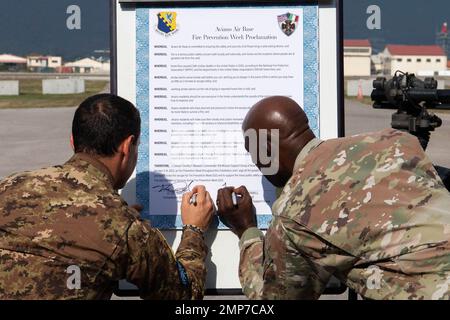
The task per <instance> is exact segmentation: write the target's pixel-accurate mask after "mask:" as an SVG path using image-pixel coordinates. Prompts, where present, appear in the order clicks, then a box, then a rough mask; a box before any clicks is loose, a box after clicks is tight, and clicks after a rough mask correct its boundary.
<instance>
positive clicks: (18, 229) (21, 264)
mask: <svg viewBox="0 0 450 320" xmlns="http://www.w3.org/2000/svg"><path fill="white" fill-rule="evenodd" d="M206 254H207V248H206V246H205V244H204V240H203V239H202V236H200V235H199V234H197V233H195V232H193V231H190V230H186V231H185V232H184V234H183V237H182V241H181V244H180V246H179V247H178V251H177V253H176V255H174V254H173V252H172V250H171V248H170V247H169V245H168V244H167V242H166V240H165V239H164V237H163V236H162V235H161V233H160V232H159V231H158V230H157V229H154V228H152V227H151V226H150V225H149V223H148V222H145V221H142V220H141V219H140V218H139V214H138V212H137V211H135V210H134V209H131V208H130V207H128V205H127V203H125V201H124V200H123V199H122V198H121V197H120V196H119V194H118V193H117V191H115V190H114V189H113V186H112V176H111V174H110V172H109V171H108V169H107V168H106V167H105V166H103V164H101V163H100V162H99V161H97V160H95V159H93V158H92V157H90V156H88V155H86V154H76V155H75V156H74V157H73V158H72V159H70V160H69V161H68V162H67V163H66V164H64V165H62V166H55V167H51V168H46V169H42V170H39V171H35V172H25V173H22V174H17V175H13V176H11V177H9V178H6V179H5V180H3V181H2V182H0V299H109V298H110V297H111V295H112V291H113V289H114V287H115V286H116V285H117V282H118V280H120V279H126V280H128V281H129V282H131V283H133V284H135V285H136V286H138V287H139V290H140V295H141V297H142V298H146V299H199V298H202V297H203V294H204V286H205V280H206V269H205V264H204V260H205V258H206ZM77 272H78V275H79V278H74V277H76V276H77Z"/></svg>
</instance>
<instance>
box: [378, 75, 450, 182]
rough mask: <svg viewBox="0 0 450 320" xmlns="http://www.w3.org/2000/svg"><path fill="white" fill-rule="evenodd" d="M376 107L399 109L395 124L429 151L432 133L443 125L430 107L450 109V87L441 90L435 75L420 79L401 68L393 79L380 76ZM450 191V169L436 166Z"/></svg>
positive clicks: (395, 115)
mask: <svg viewBox="0 0 450 320" xmlns="http://www.w3.org/2000/svg"><path fill="white" fill-rule="evenodd" d="M373 87H374V90H373V91H372V95H371V98H372V101H373V102H374V103H373V107H374V108H375V109H395V110H397V111H396V112H395V113H394V114H393V115H392V122H391V127H392V128H393V129H397V130H402V131H406V132H409V133H410V134H412V135H415V136H416V137H417V138H418V139H419V141H420V144H421V145H422V147H423V149H424V150H425V149H426V148H427V146H428V142H429V141H430V132H432V131H434V130H435V129H437V128H439V127H440V126H441V125H442V120H441V118H439V117H438V116H436V115H435V114H433V113H432V112H430V111H429V109H444V110H450V90H438V89H437V88H438V82H437V81H436V80H435V79H434V78H426V79H424V80H420V79H418V78H416V76H415V75H414V74H410V73H403V72H401V71H397V72H396V73H395V75H394V77H393V78H392V79H390V80H387V79H386V78H383V77H380V78H377V79H376V80H375V81H374V82H373ZM435 168H436V170H437V172H438V174H439V175H440V176H441V179H442V181H443V182H444V184H445V186H446V188H447V189H448V190H449V191H450V169H448V168H443V167H439V166H435Z"/></svg>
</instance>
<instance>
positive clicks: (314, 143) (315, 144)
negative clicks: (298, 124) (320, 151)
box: [294, 138, 323, 172]
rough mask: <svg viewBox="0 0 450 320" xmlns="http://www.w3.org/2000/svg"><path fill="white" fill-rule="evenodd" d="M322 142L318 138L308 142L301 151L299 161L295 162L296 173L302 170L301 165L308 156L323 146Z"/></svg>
mask: <svg viewBox="0 0 450 320" xmlns="http://www.w3.org/2000/svg"><path fill="white" fill-rule="evenodd" d="M322 142H323V141H322V140H320V139H318V138H313V139H312V140H311V141H310V142H308V143H307V144H306V145H305V146H304V147H303V149H302V151H300V153H299V154H298V156H297V159H296V160H295V164H294V172H297V171H298V169H300V165H301V163H302V161H303V160H305V158H306V157H307V156H308V154H309V153H310V152H311V151H313V150H314V149H315V148H317V147H318V146H319V145H320V144H322Z"/></svg>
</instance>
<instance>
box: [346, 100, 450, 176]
mask: <svg viewBox="0 0 450 320" xmlns="http://www.w3.org/2000/svg"><path fill="white" fill-rule="evenodd" d="M394 111H395V110H379V109H373V108H371V107H369V106H367V105H364V104H361V103H359V102H358V101H355V100H346V101H345V131H346V135H352V134H357V133H363V132H371V131H377V130H381V129H385V128H388V127H390V125H391V116H392V114H393V113H394ZM435 113H436V114H437V115H438V116H439V117H440V118H441V119H442V122H443V123H442V126H441V127H440V128H438V129H436V131H435V132H433V133H432V134H431V140H430V143H429V145H428V149H427V154H428V156H429V157H430V158H431V159H432V161H433V162H434V163H435V164H437V165H440V166H443V167H448V168H450V113H439V111H437V112H435Z"/></svg>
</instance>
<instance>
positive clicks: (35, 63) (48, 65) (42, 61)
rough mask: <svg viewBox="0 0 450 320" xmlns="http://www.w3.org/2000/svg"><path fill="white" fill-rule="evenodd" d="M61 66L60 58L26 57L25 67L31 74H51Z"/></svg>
mask: <svg viewBox="0 0 450 320" xmlns="http://www.w3.org/2000/svg"><path fill="white" fill-rule="evenodd" d="M61 66H62V57H57V56H41V55H31V56H28V57H27V67H28V70H29V71H32V72H52V71H56V69H57V68H60V67H61Z"/></svg>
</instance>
